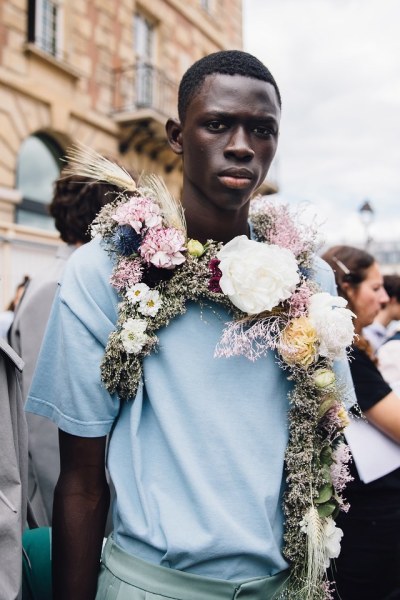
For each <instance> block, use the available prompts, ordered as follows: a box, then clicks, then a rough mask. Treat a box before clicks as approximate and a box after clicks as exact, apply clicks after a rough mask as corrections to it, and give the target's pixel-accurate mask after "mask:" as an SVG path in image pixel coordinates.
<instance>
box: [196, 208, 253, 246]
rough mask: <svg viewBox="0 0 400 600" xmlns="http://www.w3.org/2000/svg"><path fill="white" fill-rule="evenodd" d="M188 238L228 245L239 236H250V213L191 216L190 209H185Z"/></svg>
mask: <svg viewBox="0 0 400 600" xmlns="http://www.w3.org/2000/svg"><path fill="white" fill-rule="evenodd" d="M185 217H186V223H187V230H188V237H189V238H192V239H195V240H199V242H201V243H203V244H204V243H205V242H206V241H207V240H215V241H216V242H223V243H224V244H226V243H227V242H229V241H230V240H232V239H233V238H234V237H236V236H238V235H247V236H249V234H250V230H249V224H248V211H247V210H246V211H243V212H242V213H241V214H237V213H236V212H235V213H230V212H226V211H224V212H220V213H219V214H217V211H215V214H214V215H210V214H204V215H199V214H198V213H196V214H191V209H190V207H188V208H186V209H185Z"/></svg>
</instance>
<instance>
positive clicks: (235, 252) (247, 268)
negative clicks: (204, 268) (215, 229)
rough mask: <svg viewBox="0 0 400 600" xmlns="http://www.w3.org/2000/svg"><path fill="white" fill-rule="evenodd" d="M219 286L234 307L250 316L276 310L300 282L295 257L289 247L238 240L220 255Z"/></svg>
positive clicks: (239, 238) (237, 238) (225, 248)
mask: <svg viewBox="0 0 400 600" xmlns="http://www.w3.org/2000/svg"><path fill="white" fill-rule="evenodd" d="M217 258H218V259H219V260H220V261H221V262H220V263H219V265H218V268H219V269H220V270H221V272H222V277H221V279H220V282H219V285H220V287H221V290H222V291H223V293H224V294H225V295H226V296H228V298H229V299H230V300H231V302H232V304H234V305H235V306H237V307H238V308H239V309H240V310H242V311H243V312H245V313H247V314H249V315H256V314H258V313H261V312H263V311H266V310H272V309H273V308H274V307H275V306H277V305H278V304H279V303H280V302H282V301H283V300H286V299H287V298H289V297H290V296H291V295H292V293H293V291H294V290H295V288H296V285H297V284H298V283H299V281H300V277H299V273H298V271H297V262H296V259H295V257H294V254H293V253H292V252H291V251H290V250H287V249H286V248H280V247H279V246H276V245H274V244H265V243H261V242H255V241H254V240H249V239H248V238H247V237H246V236H245V235H240V236H238V237H235V238H234V239H233V240H231V241H230V242H228V243H227V244H226V245H225V246H224V247H223V248H222V249H221V250H220V251H219V252H218V254H217Z"/></svg>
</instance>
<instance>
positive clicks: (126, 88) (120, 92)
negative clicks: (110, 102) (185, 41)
mask: <svg viewBox="0 0 400 600" xmlns="http://www.w3.org/2000/svg"><path fill="white" fill-rule="evenodd" d="M114 77H115V85H114V90H115V97H114V112H115V113H123V112H130V113H131V112H132V111H138V110H140V109H151V110H154V111H155V112H157V113H159V114H160V116H162V117H168V116H171V115H174V114H175V112H176V100H177V94H178V86H177V85H176V84H175V83H174V82H173V81H171V80H170V79H168V77H166V76H165V74H164V73H163V72H162V71H160V70H159V69H157V68H156V67H155V66H154V65H151V64H149V63H144V62H142V63H136V64H135V65H131V66H129V67H125V68H121V69H116V70H115V71H114Z"/></svg>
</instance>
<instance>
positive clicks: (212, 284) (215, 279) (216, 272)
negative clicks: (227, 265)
mask: <svg viewBox="0 0 400 600" xmlns="http://www.w3.org/2000/svg"><path fill="white" fill-rule="evenodd" d="M220 262H221V261H220V260H218V258H212V259H211V260H210V262H209V263H208V268H209V269H210V271H211V277H210V279H209V281H208V289H209V290H210V292H215V293H216V294H222V290H221V288H220V285H219V281H220V279H221V277H222V271H221V270H220V269H219V268H218V265H219V263H220Z"/></svg>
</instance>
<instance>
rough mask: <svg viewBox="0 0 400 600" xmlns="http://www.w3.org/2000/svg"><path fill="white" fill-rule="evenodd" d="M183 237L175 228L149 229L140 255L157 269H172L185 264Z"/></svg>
mask: <svg viewBox="0 0 400 600" xmlns="http://www.w3.org/2000/svg"><path fill="white" fill-rule="evenodd" d="M185 250H186V248H185V236H184V234H183V232H182V231H180V230H179V229H175V227H166V228H161V227H158V228H155V229H150V230H149V231H148V232H147V234H146V235H145V237H144V239H143V242H142V245H141V246H140V254H141V256H142V257H143V259H144V260H145V261H146V262H147V263H151V264H153V265H154V266H156V267H158V268H159V269H173V268H174V267H176V266H177V265H180V264H182V263H183V262H185V257H184V256H183V254H181V252H183V251H185Z"/></svg>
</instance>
